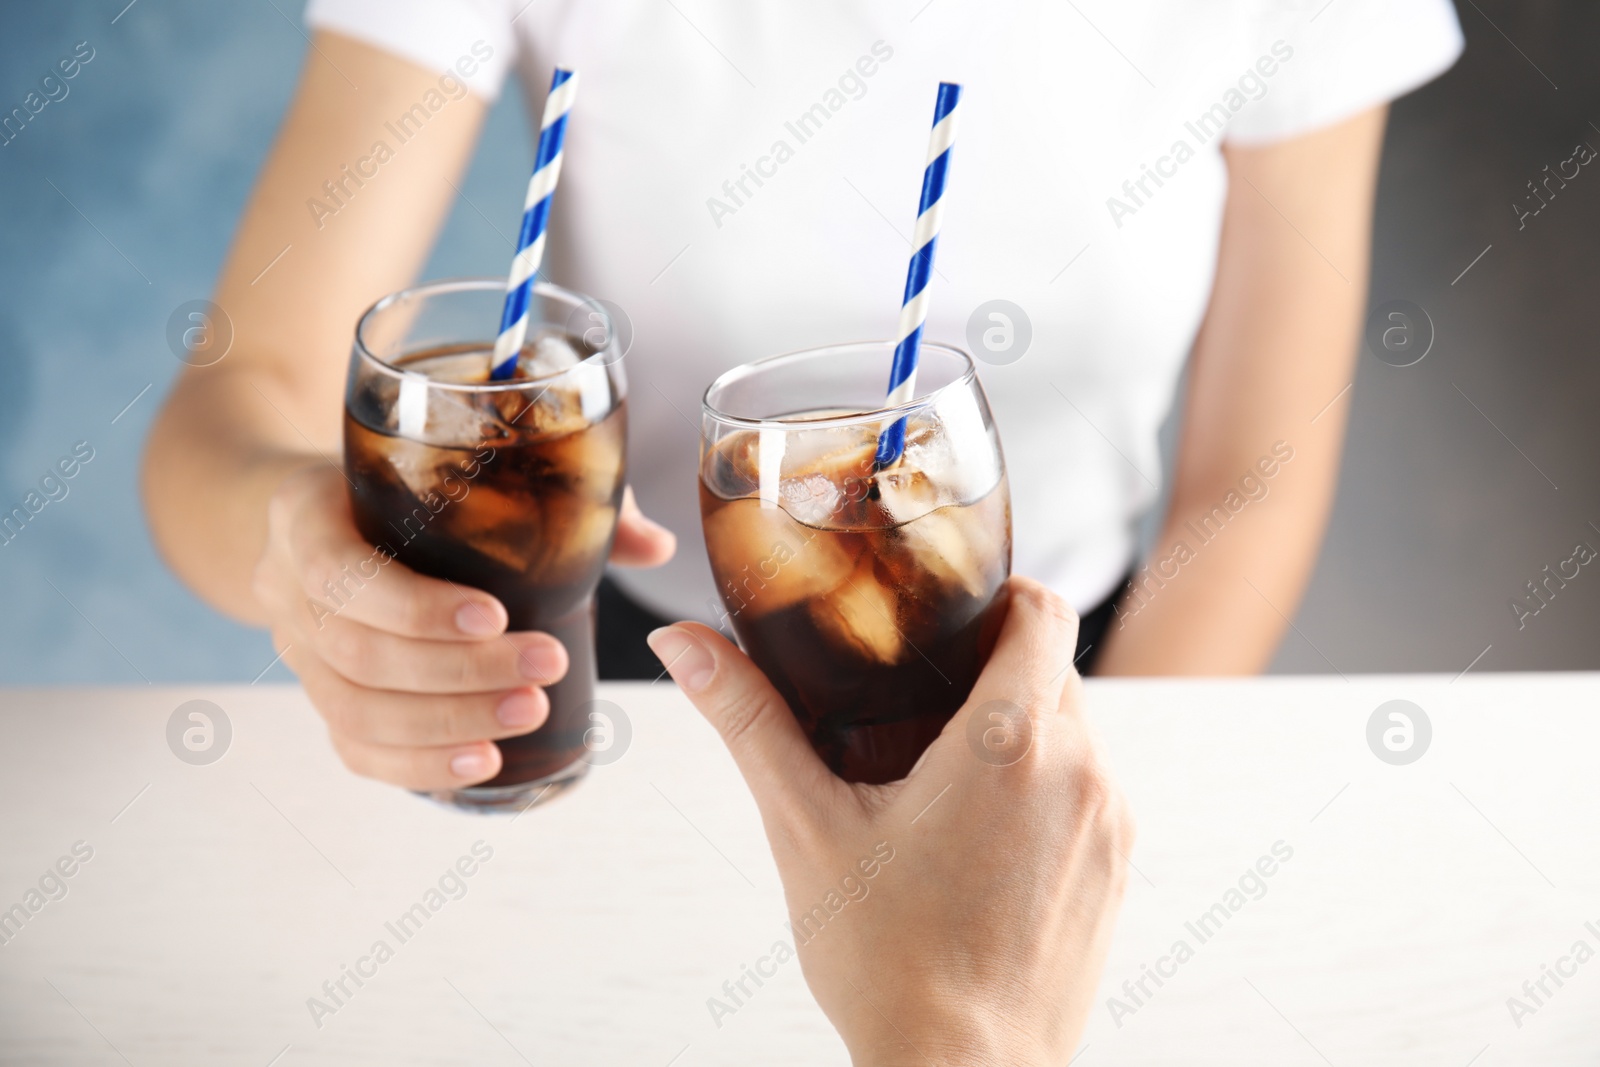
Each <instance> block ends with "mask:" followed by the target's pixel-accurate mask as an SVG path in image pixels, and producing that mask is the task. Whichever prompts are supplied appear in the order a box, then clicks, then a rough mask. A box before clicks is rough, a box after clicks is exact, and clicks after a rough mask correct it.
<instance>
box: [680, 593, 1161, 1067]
mask: <svg viewBox="0 0 1600 1067" xmlns="http://www.w3.org/2000/svg"><path fill="white" fill-rule="evenodd" d="M1005 595H1006V597H1007V607H1006V618H1005V622H1004V624H1003V626H1002V627H1001V632H1000V636H999V639H998V641H997V642H996V644H995V650H994V654H993V655H992V656H991V657H990V659H989V662H988V664H987V665H986V666H985V668H984V671H983V674H982V676H981V677H979V679H978V683H977V685H976V686H975V687H974V688H973V691H972V695H971V697H970V698H969V699H968V700H967V702H966V704H965V705H964V706H963V707H962V708H961V710H960V711H958V712H957V713H956V716H955V718H954V719H952V720H951V721H950V723H949V724H948V725H947V726H946V728H945V730H944V732H943V733H941V734H940V735H939V737H938V738H937V739H936V740H935V741H934V743H933V745H932V746H931V747H930V748H929V749H928V751H927V753H926V754H925V755H924V756H923V757H922V760H921V761H920V762H919V763H918V764H917V766H916V767H914V768H913V769H912V771H911V774H910V775H909V776H907V777H906V778H905V779H904V780H903V781H899V782H895V783H893V784H891V785H881V786H871V785H849V784H847V783H845V782H843V781H841V780H840V779H838V778H836V777H834V775H833V774H832V772H830V771H829V770H828V768H827V766H826V765H824V764H823V762H822V761H821V760H820V759H818V758H817V755H816V753H815V752H813V751H812V749H811V745H810V743H809V742H808V741H807V740H806V737H805V734H804V733H803V732H802V731H801V729H800V727H799V724H798V723H797V722H796V721H795V717H794V716H793V715H792V714H791V713H790V711H789V708H788V706H787V705H785V704H784V702H783V699H782V697H780V696H779V695H778V693H777V692H776V691H775V690H774V689H773V688H772V685H771V683H769V682H768V681H767V679H766V677H765V676H764V675H763V674H762V673H761V672H760V671H759V670H758V669H757V668H756V666H755V665H754V664H753V663H751V662H750V660H749V659H748V658H746V657H745V655H744V654H743V653H741V652H740V651H739V650H738V649H737V648H735V647H734V646H733V645H732V644H730V643H729V642H728V640H727V639H726V638H724V637H723V636H722V635H720V634H719V633H717V632H716V631H715V630H713V629H711V628H710V627H708V626H705V625H703V624H700V623H693V622H690V623H682V624H678V625H675V626H671V627H667V628H664V629H661V630H658V631H656V632H655V633H653V634H652V635H651V636H650V646H651V647H652V648H653V649H655V651H656V653H657V654H658V655H659V656H660V657H661V660H662V662H664V663H667V664H670V667H669V669H670V670H671V672H672V676H673V678H674V679H675V680H676V681H677V682H678V684H679V686H680V687H681V688H682V689H683V691H684V692H685V693H686V694H687V695H688V696H689V698H690V700H692V701H693V702H694V703H695V705H696V706H697V707H699V709H700V710H701V712H703V713H704V714H705V717H706V718H707V720H708V721H710V723H711V724H712V725H713V726H714V727H716V729H717V732H718V733H719V734H720V735H721V737H722V739H723V741H724V742H726V744H727V746H728V750H729V752H730V753H732V755H733V758H734V761H735V762H736V763H737V764H738V766H739V770H740V772H741V773H742V774H743V775H744V780H745V782H746V783H747V784H748V785H749V787H750V791H751V792H752V793H753V794H754V795H755V799H756V805H757V807H758V809H759V810H760V813H761V820H762V824H763V826H764V827H765V829H766V833H767V838H768V840H769V841H770V842H771V844H772V852H773V857H774V858H775V859H776V861H777V865H778V874H779V876H780V878H781V880H782V882H783V890H784V898H785V900H786V902H787V905H788V911H789V916H790V927H791V930H792V931H793V932H794V947H795V951H796V953H797V955H798V956H799V959H800V967H801V970H802V972H803V973H804V975H805V979H806V982H807V984H808V985H809V986H810V987H811V991H812V993H813V994H814V995H815V996H816V999H817V1004H818V1005H819V1006H820V1007H821V1008H822V1010H823V1012H824V1013H826V1015H827V1016H828V1019H829V1021H830V1022H832V1023H833V1025H834V1027H835V1028H836V1029H837V1030H838V1031H839V1036H840V1037H841V1038H842V1039H843V1040H844V1043H845V1046H846V1048H848V1049H849V1050H850V1062H851V1063H853V1064H855V1065H856V1067H901V1065H905V1067H911V1065H916V1067H927V1065H928V1064H930V1063H950V1064H955V1063H959V1064H972V1065H994V1067H1002V1065H1003V1067H1045V1065H1049V1067H1061V1065H1062V1064H1065V1063H1067V1062H1068V1061H1069V1060H1071V1059H1072V1058H1073V1057H1074V1055H1075V1054H1076V1053H1077V1052H1078V1051H1080V1049H1079V1039H1080V1037H1081V1035H1082V1033H1083V1030H1084V1026H1085V1023H1086V1021H1087V1019H1088V1015H1089V1010H1090V1008H1091V1007H1092V1005H1093V1003H1094V999H1095V992H1096V989H1097V988H1098V983H1099V979H1100V973H1101V971H1102V969H1103V967H1104V964H1105V960H1106V953H1107V951H1108V950H1109V947H1110V943H1111V936H1112V933H1113V932H1114V927H1115V923H1116V917H1117V913H1118V910H1119V907H1120V905H1121V902H1122V896H1123V891H1124V889H1125V887H1126V885H1127V873H1128V862H1127V859H1126V856H1127V854H1128V853H1129V852H1130V851H1132V848H1133V837H1134V824H1133V818H1132V816H1131V815H1130V813H1129V810H1128V804H1127V801H1126V799H1125V798H1124V797H1123V795H1122V792H1121V790H1120V789H1119V788H1118V786H1117V785H1116V783H1115V781H1114V780H1113V779H1112V777H1111V774H1110V772H1109V769H1108V766H1107V762H1106V758H1105V754H1104V753H1103V751H1102V750H1101V748H1100V746H1099V744H1098V743H1097V741H1096V739H1095V737H1094V736H1093V734H1092V732H1091V730H1090V729H1089V726H1088V724H1087V722H1086V720H1085V716H1084V710H1083V683H1082V679H1081V678H1080V677H1079V675H1078V673H1077V672H1076V671H1074V670H1072V669H1070V665H1069V664H1067V663H1066V656H1067V655H1068V654H1069V650H1070V649H1071V648H1072V647H1073V639H1074V631H1075V629H1076V627H1077V619H1076V617H1075V616H1074V615H1073V612H1072V609H1071V608H1070V607H1068V606H1067V605H1066V604H1065V603H1064V602H1063V601H1062V600H1061V599H1060V598H1059V597H1057V596H1056V595H1055V594H1053V593H1051V592H1050V591H1049V590H1047V589H1045V588H1044V587H1043V586H1041V585H1039V584H1038V583H1037V582H1033V581H1030V580H1028V579H1025V578H1013V579H1011V580H1010V582H1009V583H1008V585H1007V587H1006V589H1005ZM997 702H1004V703H1005V704H1006V705H1009V706H1010V707H1011V708H1014V709H1015V713H1014V714H1015V715H1016V716H1024V715H1025V716H1026V725H1025V726H1024V725H1023V724H1022V722H1021V721H1020V719H1019V718H1006V719H1005V721H1004V722H1003V724H1002V728H1005V729H1008V730H1009V731H1010V732H1009V733H1008V735H1007V739H1006V740H1005V741H1004V742H1003V743H1002V744H1000V745H999V746H998V747H989V748H987V749H985V753H986V758H981V759H980V758H978V757H977V755H975V753H976V752H977V751H978V748H977V747H975V746H971V745H970V744H969V741H968V738H969V737H970V736H971V735H972V734H971V731H970V730H969V727H970V726H971V725H972V724H971V721H970V720H972V719H973V718H974V717H977V718H978V719H979V721H980V723H987V722H988V721H989V720H988V718H987V714H988V709H990V708H992V707H995V706H996V705H997ZM1042 826H1048V827H1050V828H1051V829H1052V831H1053V832H1051V833H1039V832H1037V830H1038V828H1039V827H1042ZM841 887H843V889H844V890H845V892H846V893H847V894H848V898H846V897H845V896H843V895H841V894H840V892H839V890H840V888H841ZM830 894H831V895H832V899H830ZM846 899H848V900H849V903H848V904H845V903H844V901H845V900H846Z"/></svg>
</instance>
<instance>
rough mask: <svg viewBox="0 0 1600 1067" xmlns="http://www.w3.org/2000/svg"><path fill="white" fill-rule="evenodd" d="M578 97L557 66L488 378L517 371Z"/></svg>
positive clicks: (568, 75) (573, 81) (573, 82)
mask: <svg viewBox="0 0 1600 1067" xmlns="http://www.w3.org/2000/svg"><path fill="white" fill-rule="evenodd" d="M577 95H578V75H577V74H576V73H575V72H573V71H570V70H562V69H561V68H560V67H557V68H556V73H555V77H554V78H552V79H551V80H550V95H549V96H547V97H545V99H544V121H543V122H541V123H540V125H539V150H538V152H537V154H536V155H535V156H534V160H533V177H531V178H529V179H528V195H527V198H526V199H525V200H524V201H523V205H522V233H521V235H520V236H519V237H518V239H517V254H516V256H515V257H514V258H513V259H512V260H511V275H510V277H509V278H507V279H506V303H505V310H504V311H503V312H502V313H501V315H500V335H499V336H498V337H496V338H495V342H494V361H493V363H492V364H491V365H490V368H489V378H490V379H491V380H496V381H498V380H503V379H506V378H510V377H511V376H512V375H514V374H515V373H516V372H517V357H518V356H519V355H521V354H522V346H523V344H524V343H525V342H526V341H527V339H528V307H529V305H530V304H531V303H532V301H533V278H534V275H536V274H538V273H539V262H540V261H541V260H542V259H543V258H544V235H545V228H546V227H547V226H548V225H549V222H550V201H551V199H552V198H553V197H554V196H555V192H556V182H557V181H558V180H559V179H560V177H561V146H562V144H563V142H565V140H566V137H567V113H568V112H569V111H571V110H572V101H573V100H574V98H576V97H577Z"/></svg>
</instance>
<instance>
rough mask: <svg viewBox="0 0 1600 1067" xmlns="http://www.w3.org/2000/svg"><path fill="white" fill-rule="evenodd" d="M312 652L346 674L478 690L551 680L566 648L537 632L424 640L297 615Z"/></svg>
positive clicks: (402, 686)
mask: <svg viewBox="0 0 1600 1067" xmlns="http://www.w3.org/2000/svg"><path fill="white" fill-rule="evenodd" d="M300 628H301V630H302V631H303V632H304V633H305V634H307V636H308V637H309V639H310V641H311V644H312V647H314V648H315V649H316V652H317V655H318V656H319V657H321V659H322V660H323V661H324V662H325V663H327V664H328V666H330V667H332V668H333V669H334V670H335V671H337V672H339V674H340V675H342V676H343V677H344V678H346V679H347V680H349V681H351V682H353V683H355V684H356V685H359V686H366V687H368V688H372V689H397V690H405V691H407V692H413V693H481V692H484V691H487V690H491V689H514V688H519V687H522V686H526V685H528V684H529V683H532V684H534V685H541V686H547V685H554V684H555V683H556V682H558V681H560V680H561V677H562V676H563V675H564V674H566V673H567V664H568V656H567V650H566V648H564V647H563V646H562V644H561V642H560V641H558V640H556V639H555V638H554V637H551V636H550V635H549V634H543V633H515V634H505V635H503V636H502V637H501V639H500V640H498V641H428V640H423V639H420V638H414V637H399V636H397V635H395V634H390V633H385V632H383V631H382V630H375V629H373V628H372V627H370V626H367V625H366V624H365V623H359V622H356V621H354V620H352V619H347V618H344V617H342V616H335V617H332V618H321V619H317V620H314V619H313V618H312V616H311V613H309V612H308V613H307V614H306V616H305V617H304V618H302V619H301V627H300Z"/></svg>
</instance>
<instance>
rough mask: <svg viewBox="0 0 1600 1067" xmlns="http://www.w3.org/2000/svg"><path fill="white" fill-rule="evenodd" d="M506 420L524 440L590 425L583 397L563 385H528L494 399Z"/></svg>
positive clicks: (570, 431)
mask: <svg viewBox="0 0 1600 1067" xmlns="http://www.w3.org/2000/svg"><path fill="white" fill-rule="evenodd" d="M496 404H497V406H498V407H499V409H500V411H501V413H502V414H503V415H504V416H505V419H506V421H507V422H508V423H509V424H511V425H512V426H514V427H515V428H516V430H517V431H518V432H520V433H521V434H522V435H523V436H525V437H560V436H563V435H565V434H569V433H575V432H577V431H578V430H581V429H583V428H584V427H585V426H587V425H589V422H590V420H589V419H588V418H586V417H585V416H584V413H583V397H582V395H581V394H580V393H579V392H578V391H577V390H576V389H573V388H571V387H569V386H567V385H565V384H563V385H544V386H529V387H527V388H526V389H516V390H508V391H506V392H504V393H501V394H499V395H498V396H497V397H496Z"/></svg>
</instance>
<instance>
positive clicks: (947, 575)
mask: <svg viewBox="0 0 1600 1067" xmlns="http://www.w3.org/2000/svg"><path fill="white" fill-rule="evenodd" d="M974 510H975V509H972V508H953V507H952V508H940V509H939V510H937V511H930V512H928V513H927V514H926V515H923V516H922V517H921V518H919V519H916V520H915V521H913V522H910V523H907V524H906V525H904V526H902V527H900V530H899V534H900V538H901V541H900V543H901V545H902V546H903V547H904V548H905V550H906V551H907V552H908V553H909V554H910V556H911V559H912V562H913V565H914V566H916V567H919V568H920V569H921V570H922V571H923V572H924V573H926V574H929V575H931V576H933V577H934V578H937V579H938V580H939V581H940V583H942V584H945V585H959V586H960V587H961V588H963V589H965V590H966V591H967V595H969V596H975V597H976V596H982V595H983V594H984V592H985V591H986V590H987V588H988V585H989V575H988V572H989V571H990V570H992V569H995V568H996V567H998V562H997V560H996V559H995V555H996V550H997V549H998V547H999V546H998V545H997V544H995V539H994V536H993V532H992V531H990V530H988V529H986V527H985V524H984V521H983V516H980V515H975V514H973V513H972V512H973V511H974Z"/></svg>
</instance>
